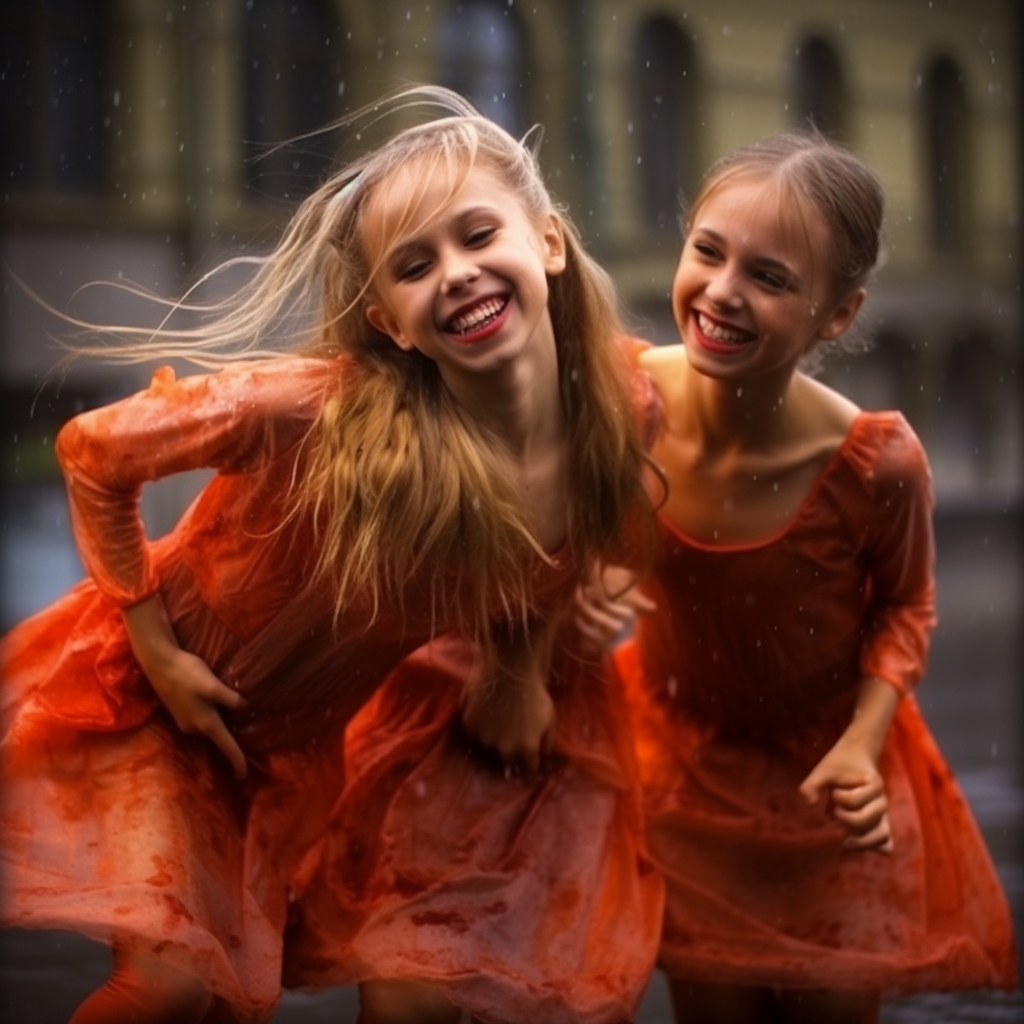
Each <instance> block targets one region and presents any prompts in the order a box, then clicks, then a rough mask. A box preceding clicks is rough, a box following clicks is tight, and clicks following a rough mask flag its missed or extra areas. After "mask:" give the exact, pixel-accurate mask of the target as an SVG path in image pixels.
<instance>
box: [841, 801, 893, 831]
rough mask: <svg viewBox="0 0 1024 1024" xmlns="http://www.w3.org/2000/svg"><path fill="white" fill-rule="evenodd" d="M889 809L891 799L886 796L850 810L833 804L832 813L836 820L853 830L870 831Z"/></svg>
mask: <svg viewBox="0 0 1024 1024" xmlns="http://www.w3.org/2000/svg"><path fill="white" fill-rule="evenodd" d="M888 810H889V801H888V800H886V799H885V797H884V796H882V797H879V798H877V799H875V800H872V801H871V802H870V803H867V804H865V805H864V806H863V807H857V808H854V809H853V810H849V809H847V808H844V807H837V806H836V805H835V804H833V805H832V813H833V815H834V816H835V819H836V821H839V822H841V823H842V824H843V825H845V826H846V827H847V828H848V829H850V830H851V831H853V832H868V831H870V830H871V829H872V828H874V827H875V824H876V823H877V822H879V821H881V820H882V818H884V817H885V815H886V813H887V812H888Z"/></svg>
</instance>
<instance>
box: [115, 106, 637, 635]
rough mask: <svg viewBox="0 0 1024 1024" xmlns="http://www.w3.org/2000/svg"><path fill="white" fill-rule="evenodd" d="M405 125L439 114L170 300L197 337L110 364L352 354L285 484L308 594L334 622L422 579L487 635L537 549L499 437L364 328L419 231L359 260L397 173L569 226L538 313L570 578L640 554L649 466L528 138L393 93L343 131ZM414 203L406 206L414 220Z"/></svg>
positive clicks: (407, 356) (607, 313)
mask: <svg viewBox="0 0 1024 1024" xmlns="http://www.w3.org/2000/svg"><path fill="white" fill-rule="evenodd" d="M409 110H417V111H424V110H427V111H431V112H433V114H434V116H433V117H432V118H430V119H429V120H427V122H426V123H421V124H414V125H411V126H407V127H405V128H403V129H401V130H399V131H397V132H396V133H395V134H393V135H392V136H391V137H390V138H388V139H386V140H385V141H384V142H383V143H382V144H380V145H379V146H377V147H376V148H374V149H372V150H371V151H369V152H368V153H366V154H365V155H362V156H360V157H358V158H357V159H355V160H354V161H352V162H350V163H348V164H347V165H346V166H344V167H341V168H339V169H338V170H337V171H336V172H335V173H333V174H332V175H331V176H330V178H329V179H327V180H326V181H324V182H323V183H322V184H321V185H320V186H319V187H318V188H317V189H316V190H315V191H314V192H313V193H312V194H311V195H309V196H308V197H307V198H306V199H305V201H304V202H302V203H301V205H300V206H299V207H298V209H297V211H296V212H295V215H294V216H293V217H292V219H291V220H290V222H289V224H288V226H287V227H286V229H285V231H284V233H283V235H282V237H281V239H280V241H279V242H278V244H277V245H276V246H275V247H274V249H273V250H272V251H271V252H270V253H269V254H268V255H266V256H263V257H244V258H241V259H236V260H230V261H227V262H226V263H225V264H223V265H222V268H219V269H224V268H227V267H231V266H233V265H235V264H237V263H239V262H244V263H252V264H254V265H255V267H256V272H255V273H254V274H253V275H252V276H251V278H250V279H249V280H248V281H247V282H246V283H245V284H244V285H243V286H242V287H241V288H240V289H238V290H237V291H235V292H233V293H232V294H231V295H230V296H229V297H228V298H227V299H226V300H221V301H218V302H216V303H211V304H207V305H202V304H194V303H188V302H186V301H184V300H183V301H182V302H179V303H177V304H175V306H174V308H175V309H179V308H180V309H189V310H193V311H196V312H198V313H201V314H205V319H204V320H203V322H202V323H201V324H200V326H198V327H191V328H183V329H173V328H171V327H170V326H165V327H163V328H162V329H161V330H159V331H157V332H156V333H155V335H154V336H153V337H152V338H151V339H148V340H147V341H146V343H142V342H139V341H138V339H137V336H136V337H135V340H134V341H133V343H130V344H126V345H121V346H119V347H118V348H116V349H114V350H113V351H111V350H109V349H106V350H103V351H104V352H105V353H106V354H107V355H112V356H114V357H115V358H122V359H139V358H146V359H150V358H154V357H160V358H163V357H166V356H168V355H173V356H178V357H182V358H185V359H190V360H192V361H194V362H196V363H198V364H200V365H204V366H217V365H222V364H224V363H225V362H227V361H230V360H234V359H238V358H253V357H261V358H275V357H276V356H279V355H281V354H282V352H281V350H280V347H279V346H278V345H275V344H273V343H271V342H270V340H269V339H271V337H272V336H278V335H279V333H280V328H281V326H282V325H285V326H286V327H287V328H288V329H289V330H292V331H294V329H295V328H294V326H293V325H294V324H301V325H303V330H304V332H305V333H304V334H303V335H301V336H299V337H298V338H297V339H295V340H296V341H297V344H293V345H291V346H289V347H290V349H295V348H298V350H299V351H300V352H302V353H303V354H306V355H312V356H318V357H325V358H330V357H333V356H338V355H346V354H347V355H348V356H349V357H350V358H349V359H348V360H342V361H341V362H340V363H339V366H340V367H342V369H339V374H341V375H343V376H344V380H345V382H346V383H345V384H343V385H342V386H340V387H339V388H338V389H337V392H336V393H335V394H333V395H332V396H331V397H329V398H328V400H327V401H326V403H325V405H324V407H323V409H322V410H321V412H320V414H319V417H318V418H317V419H316V421H315V423H314V425H313V427H312V429H311V430H310V432H309V434H308V435H307V437H306V438H305V440H304V442H303V444H302V447H301V451H300V455H299V458H298V461H297V463H296V470H295V474H294V479H293V501H292V505H291V509H292V511H291V513H290V518H292V519H295V520H297V521H300V522H310V523H312V524H313V529H314V530H315V531H316V534H315V537H314V538H307V539H308V540H309V542H310V543H309V549H310V550H311V551H312V552H313V554H312V555H311V563H312V565H311V571H310V579H309V584H310V586H314V587H320V586H322V585H324V584H327V585H329V587H330V588H331V590H332V591H333V594H334V600H335V613H336V617H337V615H339V614H340V613H341V611H342V610H343V608H344V607H345V606H346V604H347V603H348V602H349V601H351V600H352V599H353V598H354V597H355V596H356V595H357V594H358V595H365V594H366V593H369V594H370V595H371V597H372V599H373V601H374V602H375V605H378V606H379V605H380V604H381V603H382V602H385V601H386V602H388V603H392V602H396V603H397V604H398V605H399V606H400V605H401V603H402V598H403V592H404V588H405V586H406V585H407V584H408V582H409V581H410V580H411V579H412V577H413V575H414V574H416V573H418V571H419V570H421V569H422V568H423V567H426V569H427V570H428V572H429V578H430V580H431V598H432V600H433V602H434V606H435V608H436V609H437V611H438V612H439V613H440V612H441V611H442V610H443V609H446V610H447V611H449V612H451V611H456V612H457V611H458V608H459V607H460V606H461V600H462V599H463V598H464V595H465V594H466V593H467V592H468V593H471V594H472V595H473V597H472V607H473V609H474V610H473V612H472V613H471V616H470V621H464V623H463V624H464V626H468V627H470V628H471V629H472V630H473V631H474V632H476V633H478V634H480V635H483V633H484V627H485V624H486V620H487V618H488V615H489V614H490V612H493V611H494V610H495V608H503V609H504V610H505V611H506V612H512V613H513V614H516V615H518V616H520V617H526V616H527V615H528V614H529V613H530V612H531V610H532V597H533V595H532V589H531V576H532V566H533V565H534V564H535V560H536V557H537V555H538V554H541V555H542V556H543V552H541V551H540V546H539V544H538V543H537V541H536V539H535V537H534V535H533V532H532V530H531V527H530V521H531V520H530V514H529V509H528V508H527V507H526V506H525V504H524V502H523V500H522V497H521V495H519V494H517V493H515V491H514V489H513V487H512V486H511V484H510V482H509V481H508V479H507V476H508V474H507V471H506V470H502V468H501V467H500V465H499V464H498V457H497V455H496V453H495V449H496V447H497V445H496V443H495V438H493V437H490V436H486V435H485V430H484V428H483V427H482V426H480V425H479V424H477V423H476V422H475V421H473V420H472V419H471V418H470V417H468V416H467V415H466V414H465V413H464V411H463V410H462V408H461V407H460V406H459V405H458V404H457V402H456V401H455V400H454V398H453V396H452V395H451V393H450V392H449V391H448V389H447V388H446V387H445V386H444V384H443V382H442V379H441V376H440V374H439V372H438V369H437V366H436V364H435V363H433V362H432V361H431V360H430V359H428V358H427V357H425V356H424V355H422V354H421V353H420V352H418V351H416V350H412V351H405V350H403V349H400V348H399V347H398V346H397V345H396V344H395V343H394V342H393V341H392V340H391V339H390V338H388V337H387V336H386V335H384V334H381V333H380V332H379V331H378V330H376V329H375V328H374V327H373V326H372V325H371V324H370V322H369V320H368V319H367V317H366V305H367V303H368V302H369V301H370V299H371V297H372V296H371V289H372V283H373V277H374V274H375V272H376V271H377V270H378V269H379V268H380V266H381V264H382V262H383V260H384V259H386V258H387V254H388V251H389V247H390V246H392V245H393V244H395V242H396V241H397V240H398V239H399V237H400V236H401V235H402V234H405V233H406V232H408V231H409V230H413V229H415V228H416V227H417V226H418V225H417V224H415V223H413V222H412V221H411V219H410V217H411V214H410V215H408V216H407V217H406V219H405V222H404V223H403V222H399V223H397V224H395V225H392V226H391V227H392V229H393V233H392V237H391V238H389V239H385V240H384V243H383V244H382V245H380V246H379V247H377V251H378V252H379V254H380V255H379V256H378V257H377V260H376V263H375V264H374V265H373V266H371V265H368V259H367V254H366V252H365V250H364V246H363V239H362V236H361V232H360V224H361V218H362V216H363V213H364V211H365V210H366V208H367V204H368V203H369V202H370V200H371V198H372V196H373V195H374V194H375V193H376V191H377V190H378V189H379V188H381V187H384V186H385V185H386V183H387V182H388V181H389V180H390V177H391V175H392V174H393V173H394V172H395V171H396V170H397V169H399V168H408V166H409V165H410V162H416V165H417V171H418V172H419V171H420V170H422V174H419V176H418V180H420V181H422V182H423V183H424V188H426V186H427V182H428V180H429V179H430V177H431V176H432V175H433V172H434V170H437V171H440V172H443V176H442V177H441V178H440V179H439V180H442V181H448V182H450V183H451V187H450V193H449V197H452V196H454V195H455V193H456V192H457V191H458V189H459V187H460V185H461V183H462V182H463V181H464V180H465V178H466V176H467V175H468V174H469V173H470V172H471V170H472V169H473V168H474V167H478V166H479V167H486V168H487V169H488V170H489V171H490V172H492V173H493V174H494V175H495V176H496V177H497V178H498V179H499V180H500V181H502V182H504V183H505V184H506V186H507V188H508V190H509V196H510V199H513V200H516V201H519V202H520V203H522V205H523V208H524V209H525V211H526V212H527V214H528V215H529V216H530V217H531V219H539V218H541V217H543V216H545V215H547V214H549V213H553V214H554V215H555V216H556V217H557V218H558V219H559V220H560V222H561V225H562V228H563V231H564V235H565V244H566V249H567V252H566V266H565V270H564V272H563V273H561V274H559V275H557V276H555V277H553V278H550V279H549V288H550V299H549V307H550V314H551V320H552V324H553V328H554V334H555V342H556V347H557V353H558V373H559V384H560V394H561V401H562V403H563V407H564V412H565V417H566V422H567V424H568V430H569V444H570V459H569V469H568V472H569V481H568V494H569V501H568V525H569V529H568V547H569V550H568V552H567V553H568V554H569V556H570V557H571V558H572V559H573V560H574V562H575V564H577V565H579V566H580V567H581V569H582V567H585V566H587V565H588V564H590V563H591V562H592V560H593V559H595V558H598V557H601V556H605V557H609V558H616V557H619V558H620V557H624V551H623V549H622V548H621V547H620V546H619V545H620V543H622V544H624V541H623V534H624V532H625V531H627V530H628V531H630V532H631V535H632V540H633V541H634V542H635V540H636V529H637V527H638V525H639V526H640V529H641V531H643V530H645V529H647V527H646V526H645V525H644V524H646V523H648V521H649V519H648V517H649V501H648V499H647V497H646V494H645V491H644V488H643V483H642V475H643V474H642V468H643V465H644V462H645V456H644V452H643V445H642V441H641V438H640V431H639V428H638V424H637V423H636V422H635V416H634V413H633V410H632V394H631V389H630V383H629V382H630V374H629V370H628V367H627V362H626V358H625V355H624V352H623V347H622V344H621V342H622V335H623V333H624V332H623V328H622V325H621V321H620V318H619V312H618V304H617V299H616V296H615V292H614V289H613V287H612V285H611V282H610V280H609V279H608V277H607V275H606V274H605V272H604V271H603V270H602V269H601V268H600V267H599V266H598V265H597V264H596V263H595V262H594V261H593V260H592V259H591V258H590V257H589V255H588V254H587V253H586V252H585V251H584V249H583V246H582V244H581V242H580V239H579V236H578V234H577V232H576V230H575V229H574V227H573V225H572V224H571V222H570V221H569V219H568V218H567V216H566V215H565V213H564V211H562V210H561V209H560V208H558V207H557V205H556V204H555V203H554V201H553V200H552V197H551V196H550V194H549V192H548V190H547V188H546V186H545V184H544V181H543V178H542V175H541V171H540V168H539V165H538V161H537V157H536V153H535V151H534V148H533V147H532V146H531V145H528V144H527V143H528V142H530V141H531V140H530V139H529V138H528V139H526V140H524V141H523V142H520V141H519V140H517V139H515V138H513V137H512V136H511V135H509V134H508V133H507V132H505V131H504V130H503V129H501V128H500V127H498V126H497V125H496V124H494V123H493V122H491V121H489V120H487V119H486V118H484V117H482V116H481V115H479V114H478V113H477V111H476V110H475V109H474V108H473V107H472V106H471V105H470V104H469V103H468V102H467V101H465V100H464V99H462V98H461V97H460V96H458V95H457V94H455V93H452V92H450V91H448V90H444V89H440V88H432V87H418V88H414V89H409V90H405V91H401V92H398V93H396V94H394V95H393V96H391V97H389V98H388V99H387V100H384V101H381V102H379V103H377V104H374V105H373V107H371V108H367V109H366V110H364V111H361V112H360V113H358V114H356V115H353V116H352V117H350V118H346V119H345V122H344V123H345V124H352V123H354V122H356V121H360V120H362V121H370V122H373V123H374V124H375V123H376V122H377V121H379V120H380V118H382V117H383V116H384V115H385V114H392V115H393V114H396V113H398V112H402V111H404V112H408V111H409ZM438 112H439V116H438ZM535 140H536V135H535V136H534V141H535ZM416 206H417V203H416V200H415V198H414V199H413V200H412V201H411V202H410V203H409V204H408V206H407V210H415V208H416ZM436 212H437V211H428V213H427V214H426V217H427V219H429V218H430V217H432V216H433V215H434V213H436ZM209 276H210V275H207V277H209ZM186 298H187V296H186ZM311 313H312V315H311ZM125 333H129V334H130V332H128V331H126V332H125ZM129 341H132V339H131V338H129ZM641 535H643V533H642V534H641ZM304 543H305V542H304ZM453 570H454V572H453ZM467 587H468V588H469V589H468V591H467Z"/></svg>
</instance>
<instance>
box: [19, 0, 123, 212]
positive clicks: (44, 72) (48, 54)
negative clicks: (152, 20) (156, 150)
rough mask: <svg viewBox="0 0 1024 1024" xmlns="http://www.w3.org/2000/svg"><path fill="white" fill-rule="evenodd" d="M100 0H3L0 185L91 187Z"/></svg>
mask: <svg viewBox="0 0 1024 1024" xmlns="http://www.w3.org/2000/svg"><path fill="white" fill-rule="evenodd" d="M103 14H104V11H103V5H102V3H101V2H100V0H35V2H33V3H5V4H4V5H3V8H2V13H0V75H2V77H0V89H2V93H0V99H2V102H0V125H2V129H3V139H4V143H3V146H2V147H0V152H2V154H3V155H2V157H0V161H2V163H0V170H2V173H3V181H4V184H5V185H14V186H16V187H24V188H33V189H39V190H49V189H60V190H62V191H78V192H95V191H99V190H100V189H101V188H102V187H103V184H104V180H105V171H106V168H105V156H106V154H105V148H104V147H105V145H106V136H105V118H106V115H107V112H108V104H109V97H108V96H107V89H106V75H107V54H106V51H105V45H104V40H105V39H106V38H107V34H106V33H104V31H103V29H104V17H103Z"/></svg>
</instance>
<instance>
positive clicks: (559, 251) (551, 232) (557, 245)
mask: <svg viewBox="0 0 1024 1024" xmlns="http://www.w3.org/2000/svg"><path fill="white" fill-rule="evenodd" d="M541 244H542V245H543V247H544V272H545V273H546V274H547V275H548V277H557V276H558V275H559V274H561V273H562V271H563V270H565V259H566V256H565V249H566V245H565V227H564V225H563V224H562V219H561V217H559V216H558V215H557V214H556V213H553V212H552V213H548V215H547V216H546V217H545V218H544V225H543V230H542V231H541Z"/></svg>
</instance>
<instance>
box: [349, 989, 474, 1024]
mask: <svg viewBox="0 0 1024 1024" xmlns="http://www.w3.org/2000/svg"><path fill="white" fill-rule="evenodd" d="M461 1015H462V1014H461V1011H460V1010H459V1008H458V1007H457V1006H456V1005H455V1004H454V1003H453V1002H452V1001H451V1000H450V999H449V998H448V997H447V996H445V995H444V994H443V993H442V992H440V991H439V990H438V989H436V988H432V987H431V986H429V985H423V984H420V983H419V982H414V981H370V982H366V983H365V984H363V985H360V986H359V1024H458V1022H459V1019H460V1018H461Z"/></svg>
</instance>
